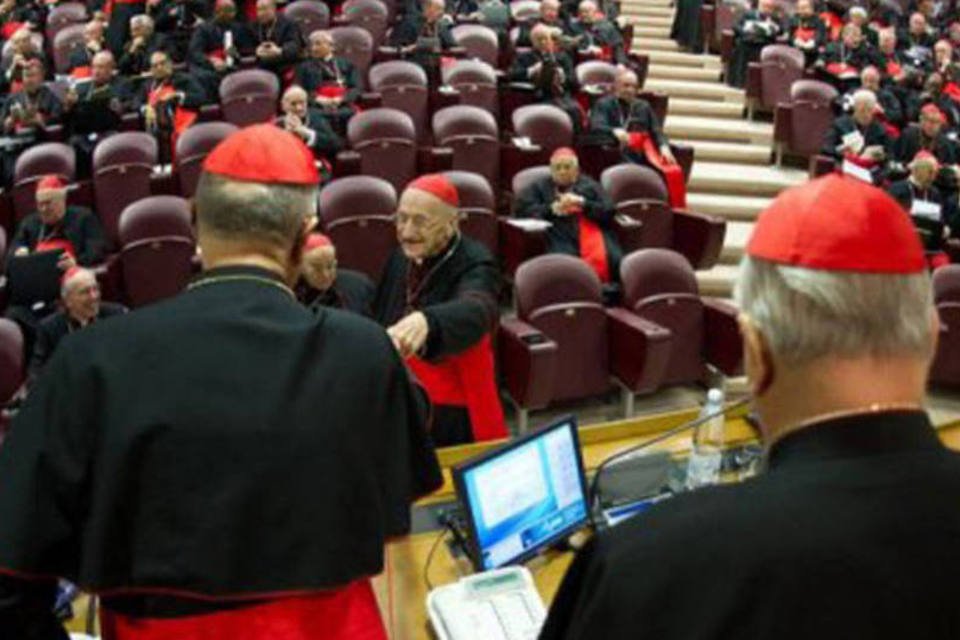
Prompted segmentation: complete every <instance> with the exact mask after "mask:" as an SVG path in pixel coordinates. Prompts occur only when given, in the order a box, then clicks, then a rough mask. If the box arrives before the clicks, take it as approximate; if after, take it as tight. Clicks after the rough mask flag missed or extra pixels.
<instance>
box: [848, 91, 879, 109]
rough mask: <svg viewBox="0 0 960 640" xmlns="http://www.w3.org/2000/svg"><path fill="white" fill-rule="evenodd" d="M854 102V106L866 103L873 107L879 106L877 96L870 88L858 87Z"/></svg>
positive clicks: (854, 93) (854, 94)
mask: <svg viewBox="0 0 960 640" xmlns="http://www.w3.org/2000/svg"><path fill="white" fill-rule="evenodd" d="M852 102H853V106H854V107H856V106H857V105H858V104H861V103H864V104H866V105H867V106H868V107H870V108H871V109H872V108H873V107H875V106H877V96H876V94H874V93H873V91H870V89H857V90H856V91H854V92H853V98H852Z"/></svg>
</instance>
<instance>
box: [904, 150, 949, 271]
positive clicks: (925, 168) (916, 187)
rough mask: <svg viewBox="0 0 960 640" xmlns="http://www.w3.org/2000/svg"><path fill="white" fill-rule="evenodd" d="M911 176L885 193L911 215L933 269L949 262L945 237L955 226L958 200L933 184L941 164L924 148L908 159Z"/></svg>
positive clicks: (928, 261)
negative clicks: (943, 192) (945, 249)
mask: <svg viewBox="0 0 960 640" xmlns="http://www.w3.org/2000/svg"><path fill="white" fill-rule="evenodd" d="M909 168H910V175H909V176H908V177H907V178H906V179H904V180H900V181H898V182H894V183H893V184H892V185H890V187H889V188H888V189H887V192H888V193H889V194H890V195H891V196H893V197H894V199H895V200H896V201H897V202H899V203H900V205H901V206H902V207H903V209H904V211H906V212H908V213H909V214H910V217H911V219H912V220H913V224H914V225H915V226H916V227H917V233H918V234H920V241H921V242H922V243H923V249H924V252H925V253H926V257H927V263H928V264H929V266H930V268H931V269H936V268H937V267H940V266H942V265H945V264H948V263H949V262H950V258H949V256H947V254H946V253H945V252H944V240H945V239H946V238H947V237H948V236H950V235H951V234H952V233H954V229H958V228H960V227H958V225H957V214H958V211H957V209H958V207H957V199H956V196H954V197H953V198H946V197H944V195H943V194H942V193H941V192H940V190H939V189H937V187H936V186H934V181H935V180H936V178H937V173H938V171H939V169H940V163H939V162H937V157H936V156H935V155H933V154H932V153H930V152H929V151H927V150H925V149H924V150H921V151H919V152H917V155H916V156H914V158H913V160H912V161H911V162H910V165H909Z"/></svg>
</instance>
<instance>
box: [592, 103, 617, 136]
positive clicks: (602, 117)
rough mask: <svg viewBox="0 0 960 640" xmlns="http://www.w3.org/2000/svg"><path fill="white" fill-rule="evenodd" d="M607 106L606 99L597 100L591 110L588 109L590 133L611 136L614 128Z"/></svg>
mask: <svg viewBox="0 0 960 640" xmlns="http://www.w3.org/2000/svg"><path fill="white" fill-rule="evenodd" d="M609 104H610V103H609V102H608V101H607V100H606V99H604V100H598V101H597V102H595V103H594V104H593V108H592V109H590V131H592V132H594V133H602V134H609V135H610V136H613V130H614V129H615V128H616V126H615V125H614V123H612V122H611V120H610V109H609V108H608V106H607V105H609Z"/></svg>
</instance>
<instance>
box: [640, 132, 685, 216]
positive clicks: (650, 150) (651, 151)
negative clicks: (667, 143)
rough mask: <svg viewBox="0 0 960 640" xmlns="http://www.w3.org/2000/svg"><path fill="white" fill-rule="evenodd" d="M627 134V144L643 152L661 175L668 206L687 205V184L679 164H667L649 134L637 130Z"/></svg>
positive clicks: (680, 207) (683, 206)
mask: <svg viewBox="0 0 960 640" xmlns="http://www.w3.org/2000/svg"><path fill="white" fill-rule="evenodd" d="M629 135H630V140H629V142H628V143H627V146H628V147H630V148H631V149H632V150H634V151H636V152H638V153H643V155H644V156H645V157H646V159H647V162H649V163H650V165H651V166H652V167H653V168H654V169H656V170H657V171H659V172H660V173H661V174H662V175H663V181H664V182H665V183H666V185H667V195H669V196H670V206H671V207H673V208H674V209H685V208H686V207H687V185H686V182H684V179H683V169H681V168H680V165H679V164H676V163H674V164H667V162H666V161H665V160H664V159H663V156H662V155H661V154H660V149H657V145H656V144H654V142H653V138H651V137H650V134H647V133H642V132H639V131H637V132H633V133H630V134H629Z"/></svg>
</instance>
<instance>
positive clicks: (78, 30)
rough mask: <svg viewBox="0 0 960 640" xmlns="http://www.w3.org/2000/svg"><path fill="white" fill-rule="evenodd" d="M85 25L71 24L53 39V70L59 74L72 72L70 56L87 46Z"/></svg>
mask: <svg viewBox="0 0 960 640" xmlns="http://www.w3.org/2000/svg"><path fill="white" fill-rule="evenodd" d="M84 28H85V25H82V24H69V25H67V26H65V27H63V28H62V29H60V30H59V31H58V32H57V35H56V37H55V38H54V39H53V69H54V71H55V72H56V73H58V74H66V73H69V71H70V55H71V54H72V53H73V52H74V51H76V50H77V49H80V48H82V47H83V46H84V45H85V41H84V39H83V30H84Z"/></svg>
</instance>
